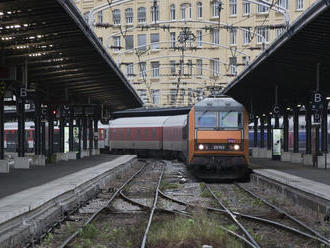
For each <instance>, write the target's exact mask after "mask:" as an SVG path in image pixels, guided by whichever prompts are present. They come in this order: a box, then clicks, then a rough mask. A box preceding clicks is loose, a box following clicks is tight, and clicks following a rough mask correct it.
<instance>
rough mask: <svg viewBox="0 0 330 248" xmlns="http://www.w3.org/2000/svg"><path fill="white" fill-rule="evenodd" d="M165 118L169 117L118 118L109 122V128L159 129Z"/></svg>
mask: <svg viewBox="0 0 330 248" xmlns="http://www.w3.org/2000/svg"><path fill="white" fill-rule="evenodd" d="M167 118H169V116H153V117H131V118H119V119H115V120H112V121H110V127H111V128H121V127H160V126H163V123H164V122H165V121H166V120H167Z"/></svg>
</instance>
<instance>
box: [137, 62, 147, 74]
mask: <svg viewBox="0 0 330 248" xmlns="http://www.w3.org/2000/svg"><path fill="white" fill-rule="evenodd" d="M139 67H140V77H141V78H145V77H146V76H147V64H146V62H140V63H139Z"/></svg>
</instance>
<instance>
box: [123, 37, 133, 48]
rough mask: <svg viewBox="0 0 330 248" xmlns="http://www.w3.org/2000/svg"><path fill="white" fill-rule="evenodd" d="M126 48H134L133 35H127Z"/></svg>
mask: <svg viewBox="0 0 330 248" xmlns="http://www.w3.org/2000/svg"><path fill="white" fill-rule="evenodd" d="M125 48H126V50H131V49H133V48H134V40H133V35H126V39H125Z"/></svg>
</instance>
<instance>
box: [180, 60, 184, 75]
mask: <svg viewBox="0 0 330 248" xmlns="http://www.w3.org/2000/svg"><path fill="white" fill-rule="evenodd" d="M179 75H184V61H183V60H182V59H180V67H179Z"/></svg>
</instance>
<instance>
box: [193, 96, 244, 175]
mask: <svg viewBox="0 0 330 248" xmlns="http://www.w3.org/2000/svg"><path fill="white" fill-rule="evenodd" d="M188 116H189V120H188V125H189V135H188V137H189V138H188V140H189V141H188V142H189V149H188V156H187V164H188V166H190V167H194V168H197V169H207V170H209V171H211V172H216V173H209V174H210V176H212V174H214V175H215V176H216V177H218V176H219V174H227V173H223V172H225V171H226V170H227V169H232V170H229V171H233V172H236V173H234V177H235V178H236V177H237V174H238V175H239V177H241V176H242V177H244V176H245V175H247V174H248V173H249V169H248V162H249V157H248V156H249V144H248V122H249V120H248V113H247V112H246V110H245V108H244V106H243V105H241V104H240V103H238V102H237V101H235V100H234V99H232V98H230V97H225V96H223V97H219V98H206V99H204V100H202V101H201V102H199V103H197V104H196V105H195V106H194V107H193V108H192V109H191V111H190V112H189V115H188ZM229 175H230V173H229V174H228V176H229ZM229 177H230V176H229Z"/></svg>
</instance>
